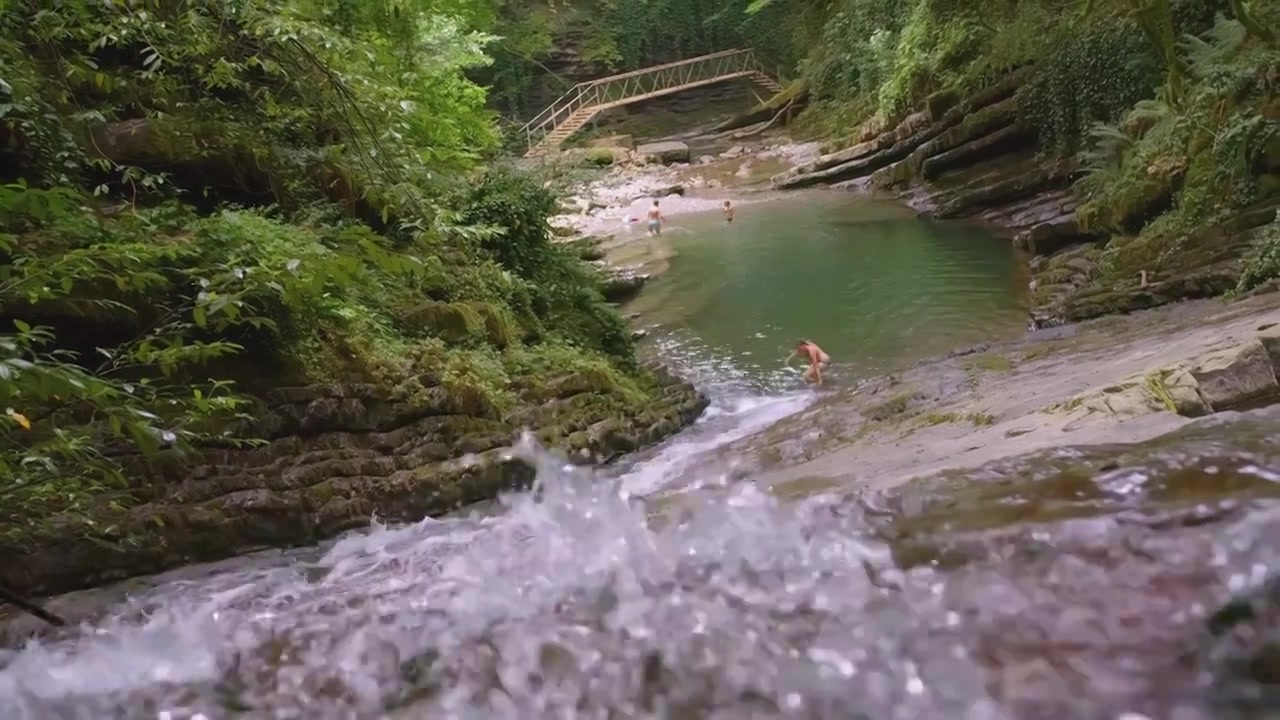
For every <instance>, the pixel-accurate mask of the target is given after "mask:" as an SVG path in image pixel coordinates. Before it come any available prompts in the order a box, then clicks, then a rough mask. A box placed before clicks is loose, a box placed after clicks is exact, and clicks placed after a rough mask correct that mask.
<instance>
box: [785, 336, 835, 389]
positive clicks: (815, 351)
mask: <svg viewBox="0 0 1280 720" xmlns="http://www.w3.org/2000/svg"><path fill="white" fill-rule="evenodd" d="M798 357H807V358H809V369H808V370H807V371H805V374H804V379H805V382H811V383H813V384H814V385H821V384H822V371H823V369H824V368H826V367H827V366H828V365H830V364H831V356H829V355H827V353H825V352H824V351H823V350H822V348H820V347H818V346H817V345H815V344H813V343H812V342H809V341H808V340H801V341H800V342H798V343H796V349H795V352H793V353H791V356H790V357H788V358H787V365H788V366H790V365H791V361H792V360H794V359H796V358H798Z"/></svg>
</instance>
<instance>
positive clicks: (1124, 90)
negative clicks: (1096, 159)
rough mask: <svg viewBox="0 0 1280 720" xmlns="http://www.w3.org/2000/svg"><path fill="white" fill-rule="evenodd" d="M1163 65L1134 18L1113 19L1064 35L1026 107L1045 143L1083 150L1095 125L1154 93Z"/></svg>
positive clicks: (1041, 67)
mask: <svg viewBox="0 0 1280 720" xmlns="http://www.w3.org/2000/svg"><path fill="white" fill-rule="evenodd" d="M1159 82H1160V73H1159V65H1158V64H1157V62H1156V61H1155V59H1154V58H1153V57H1151V55H1150V53H1149V52H1148V50H1147V46H1146V43H1145V40H1144V39H1143V37H1142V35H1141V33H1140V32H1139V31H1138V29H1137V28H1136V27H1135V26H1134V25H1133V24H1131V23H1127V22H1123V21H1120V20H1118V19H1111V20H1109V21H1106V22H1101V23H1098V24H1096V25H1091V26H1089V27H1086V28H1082V29H1080V30H1078V31H1077V32H1074V33H1072V34H1071V35H1070V36H1067V37H1062V38H1060V39H1059V41H1058V42H1057V44H1056V45H1055V47H1053V49H1052V50H1051V51H1050V52H1048V53H1046V54H1045V55H1044V56H1043V60H1042V61H1041V62H1040V63H1039V64H1038V65H1037V66H1036V70H1035V74H1034V76H1033V77H1032V78H1031V80H1030V81H1029V82H1028V83H1027V86H1026V88H1025V89H1024V90H1023V91H1022V92H1021V93H1020V94H1019V99H1020V103H1019V104H1020V108H1019V109H1020V112H1021V114H1022V117H1023V118H1024V119H1025V120H1026V121H1027V123H1028V124H1029V125H1031V126H1032V127H1035V128H1036V130H1037V131H1038V132H1039V134H1040V139H1041V149H1042V150H1043V151H1044V152H1046V153H1049V154H1055V155H1064V154H1068V153H1071V152H1074V151H1076V150H1078V149H1079V148H1080V147H1081V145H1082V144H1083V142H1084V140H1085V139H1086V138H1087V136H1088V133H1089V130H1090V128H1091V127H1092V125H1094V124H1095V123H1100V122H1103V123H1105V122H1114V121H1116V120H1118V119H1119V118H1120V117H1121V116H1122V115H1123V114H1124V113H1125V112H1126V111H1127V110H1129V108H1132V107H1133V106H1134V104H1135V103H1137V102H1138V101H1139V100H1143V99H1145V98H1149V97H1151V96H1152V95H1153V93H1154V90H1155V88H1156V86H1157V85H1158V84H1159Z"/></svg>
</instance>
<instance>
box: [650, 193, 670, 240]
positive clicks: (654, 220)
mask: <svg viewBox="0 0 1280 720" xmlns="http://www.w3.org/2000/svg"><path fill="white" fill-rule="evenodd" d="M663 220H666V218H664V217H662V211H661V210H659V209H658V201H657V200H654V201H653V207H651V208H649V234H650V235H661V234H662V221H663Z"/></svg>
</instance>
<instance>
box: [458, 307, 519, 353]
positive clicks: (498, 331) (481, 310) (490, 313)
mask: <svg viewBox="0 0 1280 720" xmlns="http://www.w3.org/2000/svg"><path fill="white" fill-rule="evenodd" d="M470 306H471V309H472V310H474V311H475V312H476V314H477V315H479V316H480V319H481V321H482V322H483V324H484V331H485V334H486V335H487V337H488V340H489V344H490V345H493V346H494V347H497V348H505V347H508V346H510V345H511V344H512V343H514V342H515V339H516V338H517V337H518V336H519V334H520V327H519V325H518V323H516V321H515V320H514V319H512V317H511V315H510V313H508V312H507V311H506V310H505V309H504V308H502V307H499V306H497V305H493V304H491V303H484V302H476V303H470Z"/></svg>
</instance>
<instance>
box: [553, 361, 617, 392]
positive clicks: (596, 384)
mask: <svg viewBox="0 0 1280 720" xmlns="http://www.w3.org/2000/svg"><path fill="white" fill-rule="evenodd" d="M546 389H547V391H548V392H550V393H551V394H552V395H553V396H554V397H559V398H569V397H574V396H577V395H581V394H583V393H611V392H613V391H615V390H617V389H618V384H617V383H616V382H614V379H613V376H612V375H610V374H609V373H607V372H605V371H604V370H597V369H595V368H586V369H583V370H578V371H577V372H574V373H571V374H569V375H564V376H562V377H559V378H555V379H553V380H550V381H548V382H547V388H546Z"/></svg>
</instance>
